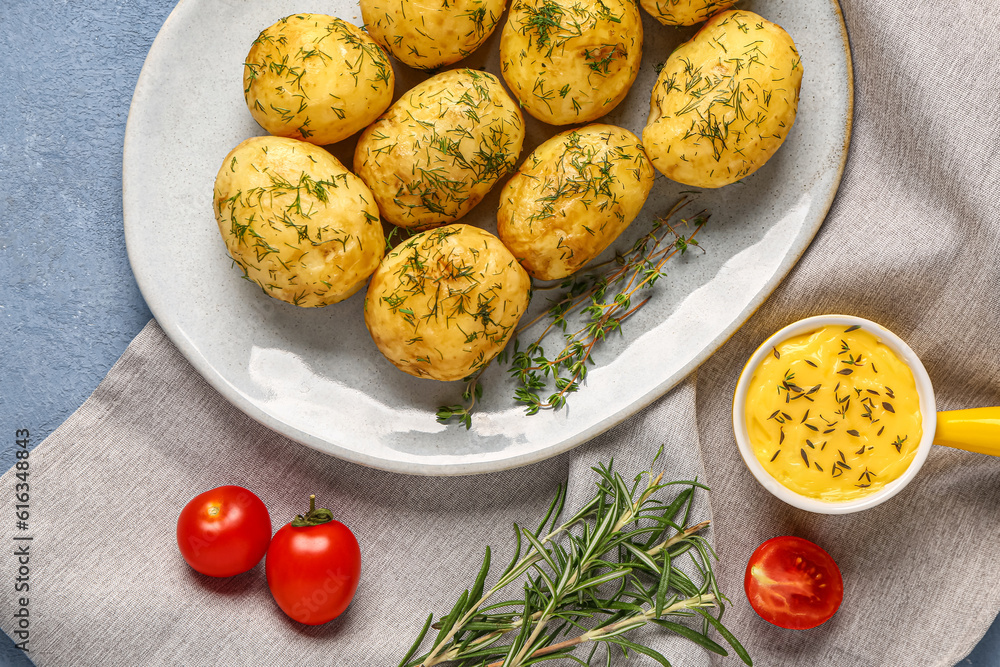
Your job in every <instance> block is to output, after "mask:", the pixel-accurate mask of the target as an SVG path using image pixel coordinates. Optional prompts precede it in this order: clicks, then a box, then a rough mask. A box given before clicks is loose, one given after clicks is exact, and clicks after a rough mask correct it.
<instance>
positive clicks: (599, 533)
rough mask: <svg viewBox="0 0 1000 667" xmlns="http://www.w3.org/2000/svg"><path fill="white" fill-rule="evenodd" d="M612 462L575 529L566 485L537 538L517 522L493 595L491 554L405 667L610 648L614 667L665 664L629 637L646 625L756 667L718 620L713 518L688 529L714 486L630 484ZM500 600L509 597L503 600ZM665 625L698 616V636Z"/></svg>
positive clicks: (497, 662) (493, 662)
mask: <svg viewBox="0 0 1000 667" xmlns="http://www.w3.org/2000/svg"><path fill="white" fill-rule="evenodd" d="M661 451H662V448H661ZM657 456H659V455H657ZM654 462H655V459H654ZM612 466H613V462H612V463H611V464H608V465H604V464H601V465H599V466H598V467H596V468H594V471H595V472H596V473H597V474H598V481H597V484H596V487H597V488H596V491H595V493H594V495H593V496H592V497H591V499H590V500H589V501H588V502H586V503H585V504H584V506H583V507H582V509H580V510H579V511H578V512H577V513H576V514H574V515H573V516H572V517H571V518H570V519H569V520H568V521H565V522H563V523H559V521H560V515H561V514H562V505H563V503H564V501H565V492H564V489H563V487H562V486H560V487H559V489H558V491H557V493H556V497H555V498H554V499H553V501H552V503H551V504H550V506H549V511H548V513H547V514H546V516H545V518H544V519H543V520H542V522H541V523H540V524H539V526H538V528H537V529H536V530H534V531H530V530H527V529H525V528H523V527H520V526H517V525H516V524H515V526H514V529H515V532H514V538H515V554H514V557H513V558H512V559H511V562H510V564H509V565H508V566H507V567H506V568H505V569H504V570H503V572H501V573H500V576H499V578H498V580H497V582H496V584H494V585H493V586H492V587H491V588H489V589H486V580H487V578H488V576H489V572H490V568H491V551H490V549H489V547H487V548H486V555H485V557H484V559H483V564H482V566H481V567H480V569H479V573H478V575H477V576H476V579H475V581H474V583H473V585H472V587H471V588H470V589H468V590H466V591H465V592H463V593H462V594H461V595H460V596H459V598H458V601H457V602H456V604H455V606H454V607H453V608H452V609H451V611H449V612H448V613H447V614H445V615H444V616H442V617H440V618H439V620H438V622H437V623H432V619H433V615H431V616H430V617H428V619H427V622H426V623H425V624H424V627H423V630H422V631H421V632H420V634H419V635H418V637H417V638H416V641H414V643H413V645H412V646H411V648H410V649H409V651H408V652H407V654H406V656H405V657H404V658H403V660H402V661H401V662H400V663H399V667H418V666H421V667H432V666H433V665H437V664H440V663H443V662H451V663H453V664H454V665H456V667H482V666H484V665H485V666H486V667H521V666H524V665H529V664H533V663H535V662H538V661H539V660H541V659H545V660H551V659H554V658H558V657H562V656H565V657H567V658H568V659H571V660H574V661H575V662H577V663H579V664H588V663H585V662H584V661H583V660H581V659H580V658H579V657H577V656H574V655H572V651H573V650H574V649H575V648H576V647H578V646H580V645H584V644H589V645H591V646H593V647H595V650H596V647H597V646H599V645H603V646H604V650H605V651H606V652H607V654H608V660H609V663H610V659H611V654H612V652H614V651H621V652H623V653H627V652H629V651H631V652H636V653H642V654H644V655H647V656H650V657H652V658H653V659H655V660H656V661H657V662H659V663H660V664H662V665H669V662H668V661H667V659H666V658H665V657H664V656H662V655H661V654H660V653H658V652H657V651H656V650H655V649H653V648H652V647H649V646H646V645H644V644H640V643H638V642H637V641H633V640H632V639H628V638H626V636H625V635H626V634H627V633H628V632H629V631H631V630H634V629H636V628H639V627H642V626H645V625H648V624H650V623H652V624H655V625H659V626H660V627H662V628H663V629H665V630H667V631H669V632H672V633H674V634H677V635H680V636H681V637H684V638H686V639H688V640H690V641H692V642H694V643H696V644H698V645H700V646H702V647H704V648H705V649H707V650H709V651H712V652H714V653H717V654H719V655H728V651H727V650H726V648H724V647H723V646H722V644H720V643H718V642H716V641H715V640H714V639H712V638H711V637H710V636H709V634H710V632H711V631H712V630H713V629H714V630H715V631H716V632H718V634H719V636H721V637H722V639H723V640H724V641H725V642H726V643H728V644H729V646H730V647H732V649H733V650H734V651H735V652H736V654H737V655H738V656H739V657H740V659H742V660H743V662H745V663H746V664H748V665H750V664H752V661H751V660H750V657H749V655H747V652H746V650H745V649H744V648H743V647H742V646H741V645H740V643H739V641H737V640H736V638H735V637H734V636H733V635H732V633H730V632H729V631H728V630H726V628H725V627H724V626H723V625H722V623H721V622H720V620H719V618H720V617H721V616H722V612H723V609H724V602H726V598H725V596H723V595H722V593H721V592H720V591H719V589H718V586H717V584H716V580H715V574H714V572H713V569H712V563H713V561H714V559H715V558H716V556H715V552H714V551H713V550H712V548H711V546H710V545H709V544H708V542H707V541H706V540H705V539H704V538H703V537H701V536H700V535H698V534H697V533H698V531H700V530H701V529H703V528H705V527H706V526H707V525H708V522H707V521H705V522H702V523H698V524H695V525H691V526H688V525H687V517H688V515H689V514H690V510H691V505H692V502H693V499H694V491H695V490H696V489H706V488H707V487H705V486H704V485H702V484H700V483H699V482H697V481H676V482H664V481H663V474H662V473H660V474H659V475H657V476H654V475H653V474H652V473H651V472H645V473H643V474H641V475H637V476H636V477H635V478H634V480H633V481H632V483H631V484H630V483H628V482H626V480H625V478H623V477H622V476H621V475H620V474H619V473H617V472H615V471H614V470H613V469H612ZM675 486H679V487H683V488H681V489H680V491H679V493H677V494H676V495H675V496H674V497H673V498H667V499H660V497H659V496H660V495H661V492H663V491H664V490H667V489H671V488H673V487H675ZM678 515H681V519H680V520H679V522H678V520H677V517H678ZM546 527H548V533H547V534H545V535H544V536H543V533H544V532H545V530H546ZM522 548H523V555H522ZM685 557H686V558H685ZM687 559H690V560H691V562H692V563H693V565H694V568H693V571H696V572H697V573H698V576H696V577H694V578H692V577H691V576H689V575H688V574H686V573H685V571H684V570H682V569H681V568H679V567H678V563H679V562H681V561H684V560H687ZM687 569H689V570H690V569H691V568H687ZM511 586H514V587H515V588H514V589H513V590H512V591H511V593H513V594H514V595H515V596H516V598H515V599H506V598H509V597H510V595H509V594H508V595H506V596H504V595H503V593H504V591H506V590H507V589H508V588H510V587H511ZM514 591H516V593H514ZM501 597H503V598H505V599H500V600H498V599H497V598H501ZM487 603H489V604H487ZM709 610H717V612H718V613H717V615H713V614H712V613H709ZM667 617H677V618H678V619H682V618H689V619H690V618H699V617H700V620H701V627H700V630H699V629H695V628H693V627H691V626H689V625H684V624H681V623H678V622H676V621H674V620H667ZM431 629H435V630H437V634H436V636H435V637H434V639H433V641H432V644H431V647H430V650H429V651H428V652H427V653H424V654H423V655H421V656H419V657H417V658H413V655H414V654H415V653H416V652H417V651H418V650H419V647H420V646H421V644H422V643H423V642H424V640H425V639H426V637H427V634H428V632H429V630H431ZM645 636H648V635H645ZM591 655H593V651H592V652H591ZM588 662H589V659H588Z"/></svg>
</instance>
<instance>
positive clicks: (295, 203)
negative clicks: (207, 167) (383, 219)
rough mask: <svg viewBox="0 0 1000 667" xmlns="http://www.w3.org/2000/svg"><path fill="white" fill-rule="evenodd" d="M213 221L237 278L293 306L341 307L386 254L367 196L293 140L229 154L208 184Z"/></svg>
mask: <svg viewBox="0 0 1000 667" xmlns="http://www.w3.org/2000/svg"><path fill="white" fill-rule="evenodd" d="M215 219H216V221H217V222H218V223H219V231H220V232H221V233H222V239H223V241H225V243H226V248H227V249H228V250H229V254H230V256H232V258H233V261H234V262H236V264H237V265H238V266H239V267H240V268H241V269H243V275H244V277H245V278H247V279H248V280H251V281H253V282H255V283H257V284H258V285H260V287H261V289H263V290H264V293H265V294H267V295H269V296H273V297H274V298H276V299H280V300H282V301H287V302H288V303H292V304H295V305H296V306H326V305H329V304H331V303H336V302H337V301H342V300H344V299H346V298H347V297H349V296H350V295H351V294H353V293H354V292H356V291H357V290H358V289H359V288H360V287H361V286H362V285H364V282H365V280H367V279H368V276H370V275H371V273H372V272H373V271H374V270H375V267H376V266H378V263H379V260H380V259H381V258H382V255H383V254H384V252H385V240H384V237H383V235H382V225H381V223H380V222H379V218H378V207H377V206H376V205H375V199H374V197H372V194H371V191H370V190H369V189H368V188H367V187H366V186H365V184H364V183H362V182H361V179H359V178H358V177H357V176H355V175H354V174H352V173H351V172H349V171H347V169H346V168H345V167H344V165H342V164H341V163H340V161H339V160H337V158H335V157H333V156H332V155H330V154H329V153H327V152H326V151H325V150H323V149H322V148H319V147H318V146H314V145H312V144H309V143H306V142H303V141H298V140H296V139H286V138H283V137H253V138H251V139H247V140H246V141H244V142H243V143H241V144H240V145H239V146H237V147H236V148H234V149H233V150H232V151H230V153H229V155H227V156H226V159H225V160H224V161H223V163H222V168H221V169H219V174H218V176H216V179H215Z"/></svg>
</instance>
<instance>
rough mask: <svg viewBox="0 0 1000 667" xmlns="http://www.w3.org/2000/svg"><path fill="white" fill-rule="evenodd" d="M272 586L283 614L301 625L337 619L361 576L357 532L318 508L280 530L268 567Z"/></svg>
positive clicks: (313, 502) (312, 498)
mask: <svg viewBox="0 0 1000 667" xmlns="http://www.w3.org/2000/svg"><path fill="white" fill-rule="evenodd" d="M264 571H265V572H266V574H267V585H268V587H269V588H270V589H271V595H273V596H274V601H275V602H277V603H278V606H279V607H281V610H282V611H283V612H285V613H286V614H288V615H289V616H290V617H291V618H293V619H294V620H296V621H298V622H299V623H305V624H306V625H320V624H322V623H326V622H327V621H331V620H333V619H335V618H337V617H338V616H340V614H341V613H343V611H344V610H345V609H347V605H349V604H350V603H351V599H352V598H353V597H354V591H356V590H357V588H358V580H359V579H360V578H361V549H360V547H358V540H357V539H356V538H355V537H354V533H352V532H351V531H350V529H349V528H348V527H347V526H345V525H344V524H342V523H340V522H339V521H335V520H334V519H333V514H332V513H331V512H330V510H327V509H323V508H320V509H316V496H309V512H307V513H306V515H305V516H302V515H301V514H300V515H299V516H297V517H295V520H294V521H292V522H291V523H289V524H286V525H284V526H282V527H281V528H279V529H278V532H276V533H275V534H274V538H273V539H272V540H271V546H270V547H268V550H267V560H266V561H265V564H264Z"/></svg>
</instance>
